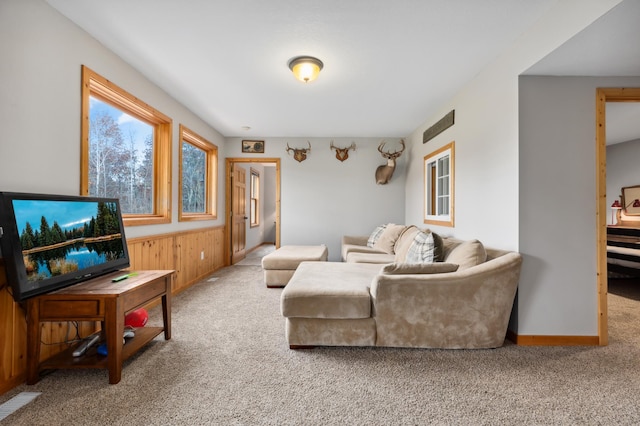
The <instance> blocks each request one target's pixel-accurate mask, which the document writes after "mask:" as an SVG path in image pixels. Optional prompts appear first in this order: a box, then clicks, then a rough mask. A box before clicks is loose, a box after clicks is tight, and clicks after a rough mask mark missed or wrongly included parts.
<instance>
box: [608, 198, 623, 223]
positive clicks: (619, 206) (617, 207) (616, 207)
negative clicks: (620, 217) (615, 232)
mask: <svg viewBox="0 0 640 426" xmlns="http://www.w3.org/2000/svg"><path fill="white" fill-rule="evenodd" d="M621 209H622V204H620V201H618V200H615V201H614V202H613V204H611V224H612V225H617V224H618V221H616V220H615V216H616V210H618V211H620V210H621Z"/></svg>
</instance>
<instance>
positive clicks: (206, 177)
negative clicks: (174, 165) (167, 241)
mask: <svg viewBox="0 0 640 426" xmlns="http://www.w3.org/2000/svg"><path fill="white" fill-rule="evenodd" d="M217 164H218V148H217V147H216V146H215V145H213V144H212V143H211V142H209V141H207V140H206V139H204V138H203V137H202V136H199V135H197V134H196V133H195V132H193V131H191V130H189V129H187V128H186V127H185V126H183V125H180V186H179V188H180V194H179V200H180V210H179V212H180V214H179V218H178V220H180V221H189V220H208V219H215V218H216V217H217V203H216V200H217V197H218V195H217V194H218V191H217V187H218V179H217V176H218V172H217Z"/></svg>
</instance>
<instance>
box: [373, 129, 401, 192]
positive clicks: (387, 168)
mask: <svg viewBox="0 0 640 426" xmlns="http://www.w3.org/2000/svg"><path fill="white" fill-rule="evenodd" d="M384 144H385V142H384V141H382V142H381V143H380V145H378V151H380V154H382V156H383V157H384V158H386V159H387V164H386V165H382V166H379V167H378V168H377V169H376V183H377V184H378V185H384V184H386V183H387V182H389V180H391V176H393V171H394V170H395V168H396V159H397V158H398V157H400V155H402V153H403V152H404V148H405V145H404V139H401V140H400V144H401V145H402V149H401V150H400V151H394V152H391V151H387V152H385V151H383V150H382V148H384Z"/></svg>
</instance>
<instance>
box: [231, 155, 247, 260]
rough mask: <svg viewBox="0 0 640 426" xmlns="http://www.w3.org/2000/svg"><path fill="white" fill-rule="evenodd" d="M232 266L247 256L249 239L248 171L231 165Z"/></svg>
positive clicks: (236, 165)
mask: <svg viewBox="0 0 640 426" xmlns="http://www.w3.org/2000/svg"><path fill="white" fill-rule="evenodd" d="M231 189H232V190H231V264H234V263H236V262H239V261H241V260H242V259H244V256H245V245H246V237H247V227H246V220H247V199H246V196H247V170H246V169H245V168H243V167H241V166H239V165H238V164H237V163H233V164H232V165H231Z"/></svg>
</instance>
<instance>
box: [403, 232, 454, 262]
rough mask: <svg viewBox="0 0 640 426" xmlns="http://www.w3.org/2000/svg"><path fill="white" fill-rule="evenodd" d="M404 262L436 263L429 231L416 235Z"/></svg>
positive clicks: (432, 238) (432, 240)
mask: <svg viewBox="0 0 640 426" xmlns="http://www.w3.org/2000/svg"><path fill="white" fill-rule="evenodd" d="M404 261H405V263H433V262H435V261H436V245H435V241H434V237H433V233H432V232H431V231H429V230H427V231H420V232H418V233H416V235H415V236H414V237H413V241H412V242H411V245H410V246H409V250H407V256H406V257H405V259H404ZM451 263H455V262H451Z"/></svg>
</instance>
